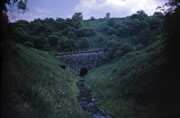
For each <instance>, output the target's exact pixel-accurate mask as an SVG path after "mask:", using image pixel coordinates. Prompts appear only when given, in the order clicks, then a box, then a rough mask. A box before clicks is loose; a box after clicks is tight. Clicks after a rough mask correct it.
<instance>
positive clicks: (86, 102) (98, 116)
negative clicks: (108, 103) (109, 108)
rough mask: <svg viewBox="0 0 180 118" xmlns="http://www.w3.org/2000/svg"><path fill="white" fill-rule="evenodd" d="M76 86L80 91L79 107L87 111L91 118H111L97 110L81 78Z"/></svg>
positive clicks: (102, 111) (90, 93)
mask: <svg viewBox="0 0 180 118" xmlns="http://www.w3.org/2000/svg"><path fill="white" fill-rule="evenodd" d="M77 86H78V88H79V90H80V94H79V96H78V101H79V103H80V105H81V107H82V108H83V109H84V110H86V111H88V114H90V115H91V116H92V117H93V118H111V117H110V116H109V115H107V114H106V113H105V112H104V110H103V109H100V108H98V106H97V105H96V104H95V98H93V93H92V92H91V91H90V90H89V89H87V88H86V87H85V85H84V77H83V76H80V80H79V81H78V82H77Z"/></svg>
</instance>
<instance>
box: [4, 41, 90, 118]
mask: <svg viewBox="0 0 180 118" xmlns="http://www.w3.org/2000/svg"><path fill="white" fill-rule="evenodd" d="M1 47H2V54H1V56H2V66H1V69H2V81H1V83H2V117H4V118H25V117H27V118H85V117H87V114H86V113H85V112H84V111H82V109H81V107H80V105H79V103H78V102H77V99H76V97H77V96H78V93H79V91H78V88H77V86H76V82H77V80H78V74H77V73H76V72H74V71H73V70H71V69H70V70H69V71H65V70H63V69H62V68H61V67H60V66H59V65H62V64H64V63H63V62H60V61H59V60H57V59H56V58H55V57H53V56H51V55H50V54H49V53H48V52H45V51H39V50H36V49H32V48H27V47H23V46H21V45H20V44H16V43H4V44H2V45H1Z"/></svg>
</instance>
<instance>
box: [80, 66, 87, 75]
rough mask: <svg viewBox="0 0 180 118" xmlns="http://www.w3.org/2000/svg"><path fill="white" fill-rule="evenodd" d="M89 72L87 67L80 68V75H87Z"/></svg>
mask: <svg viewBox="0 0 180 118" xmlns="http://www.w3.org/2000/svg"><path fill="white" fill-rule="evenodd" d="M87 72H88V70H87V68H81V70H80V76H84V75H86V74H87Z"/></svg>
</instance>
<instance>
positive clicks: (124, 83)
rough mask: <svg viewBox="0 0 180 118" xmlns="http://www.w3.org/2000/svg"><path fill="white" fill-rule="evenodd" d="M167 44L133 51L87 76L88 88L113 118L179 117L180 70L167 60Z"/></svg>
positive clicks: (155, 44)
mask: <svg viewBox="0 0 180 118" xmlns="http://www.w3.org/2000/svg"><path fill="white" fill-rule="evenodd" d="M163 49H164V41H163V40H158V41H155V42H154V43H152V44H151V45H150V46H148V47H147V48H144V49H142V50H134V51H131V52H129V53H127V54H126V55H124V56H122V57H121V58H120V59H118V60H117V61H114V62H112V63H109V64H106V65H103V66H101V67H99V68H96V69H93V70H91V71H89V72H88V75H87V77H86V85H87V86H88V87H89V88H91V89H93V90H94V92H95V94H96V97H97V100H98V101H97V103H98V104H99V105H100V106H101V107H103V109H105V110H106V111H107V113H108V114H110V115H112V116H113V118H170V117H172V118H173V117H175V116H176V117H177V115H178V105H177V101H178V84H177V79H179V78H178V77H179V75H178V74H177V71H178V70H177V69H175V68H172V66H170V64H169V62H168V61H167V59H166V57H165V50H163Z"/></svg>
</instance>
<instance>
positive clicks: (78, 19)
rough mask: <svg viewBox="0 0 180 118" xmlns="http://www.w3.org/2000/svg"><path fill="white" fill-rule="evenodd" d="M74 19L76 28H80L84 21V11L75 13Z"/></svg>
mask: <svg viewBox="0 0 180 118" xmlns="http://www.w3.org/2000/svg"><path fill="white" fill-rule="evenodd" d="M72 21H73V24H74V27H75V28H80V26H81V25H82V22H83V15H82V13H80V12H77V13H75V14H74V15H73V16H72Z"/></svg>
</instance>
